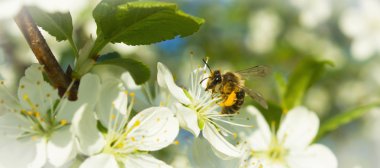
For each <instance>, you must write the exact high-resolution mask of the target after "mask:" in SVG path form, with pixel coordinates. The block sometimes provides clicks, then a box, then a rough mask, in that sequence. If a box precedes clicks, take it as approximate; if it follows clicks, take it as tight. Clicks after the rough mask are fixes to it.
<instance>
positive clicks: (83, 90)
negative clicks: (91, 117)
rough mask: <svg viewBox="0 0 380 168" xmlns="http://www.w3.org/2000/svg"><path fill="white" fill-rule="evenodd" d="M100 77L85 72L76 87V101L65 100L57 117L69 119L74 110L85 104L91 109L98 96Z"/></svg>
mask: <svg viewBox="0 0 380 168" xmlns="http://www.w3.org/2000/svg"><path fill="white" fill-rule="evenodd" d="M99 90H100V79H99V77H98V76H97V75H93V74H86V75H84V76H83V77H82V78H81V81H80V85H79V88H78V99H77V100H76V101H68V100H64V101H66V103H63V102H62V104H65V105H64V106H63V107H62V109H61V110H60V113H58V114H57V119H59V120H62V119H65V120H67V121H71V120H72V118H73V116H74V114H75V113H76V111H77V110H78V109H79V108H80V107H81V106H82V105H83V104H87V108H90V109H92V108H93V107H94V106H95V104H96V102H97V100H98V97H99Z"/></svg>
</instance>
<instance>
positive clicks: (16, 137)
mask: <svg viewBox="0 0 380 168" xmlns="http://www.w3.org/2000/svg"><path fill="white" fill-rule="evenodd" d="M42 71H43V66H41V65H38V64H34V65H32V66H31V67H29V68H28V69H27V70H26V72H25V76H24V77H23V78H21V80H20V84H19V88H18V96H17V97H15V96H13V95H14V94H12V93H11V92H10V91H9V90H8V89H7V87H5V85H4V81H1V85H0V90H1V91H0V110H1V111H3V112H2V113H3V115H1V116H0V136H1V138H0V139H1V142H0V148H1V149H0V156H1V157H0V163H1V164H2V165H3V166H5V167H42V166H43V165H45V164H46V163H47V162H49V164H51V165H52V166H57V167H61V166H62V165H64V164H65V163H66V162H68V161H70V160H71V159H73V158H74V157H75V156H76V153H77V150H76V147H75V141H74V136H73V134H72V133H71V131H70V129H71V123H72V122H71V120H72V117H73V115H74V113H76V112H79V111H81V110H82V109H83V108H84V107H83V106H82V105H83V104H85V103H86V104H90V103H91V102H90V99H88V97H92V96H93V94H92V92H90V91H88V90H91V89H92V87H88V85H90V83H94V82H96V79H97V78H96V77H95V76H94V75H91V74H89V75H86V76H84V77H83V78H82V80H81V85H80V87H79V94H78V100H77V101H76V102H70V101H68V100H67V98H66V97H64V98H59V96H58V91H57V89H54V88H53V87H52V86H51V85H50V84H49V83H47V82H46V81H44V79H43V75H42Z"/></svg>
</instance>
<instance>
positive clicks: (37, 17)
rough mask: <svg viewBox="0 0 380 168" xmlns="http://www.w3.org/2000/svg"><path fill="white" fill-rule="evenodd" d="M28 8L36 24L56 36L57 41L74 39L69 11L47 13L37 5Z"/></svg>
mask: <svg viewBox="0 0 380 168" xmlns="http://www.w3.org/2000/svg"><path fill="white" fill-rule="evenodd" d="M28 9H29V12H30V14H31V16H32V18H33V19H34V21H35V22H36V24H37V25H38V26H40V27H41V28H42V29H44V30H45V31H47V32H48V33H49V34H50V35H52V36H54V37H55V38H56V39H57V41H63V40H71V39H72V34H73V23H72V19H71V15H70V13H69V12H67V13H59V12H55V13H47V12H44V11H43V10H41V9H39V8H37V7H30V8H28Z"/></svg>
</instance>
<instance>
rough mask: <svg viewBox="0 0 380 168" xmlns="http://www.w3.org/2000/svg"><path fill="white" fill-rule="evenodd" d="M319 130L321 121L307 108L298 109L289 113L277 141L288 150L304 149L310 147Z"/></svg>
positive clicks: (278, 133)
mask: <svg viewBox="0 0 380 168" xmlns="http://www.w3.org/2000/svg"><path fill="white" fill-rule="evenodd" d="M318 128H319V119H318V117H317V115H316V114H315V113H314V112H311V111H309V110H308V109H306V108H305V107H297V108H294V109H292V110H290V111H289V112H288V114H287V115H286V116H285V119H284V120H283V121H282V122H281V124H280V128H279V130H278V132H277V139H278V141H279V142H283V143H284V146H285V147H286V148H288V149H303V148H305V147H306V146H308V145H309V144H310V143H311V141H312V140H313V138H314V137H315V135H317V132H318Z"/></svg>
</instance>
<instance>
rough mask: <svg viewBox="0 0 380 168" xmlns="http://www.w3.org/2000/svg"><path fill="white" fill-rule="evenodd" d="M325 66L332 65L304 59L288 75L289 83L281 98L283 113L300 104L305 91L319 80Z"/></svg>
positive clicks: (326, 62) (327, 62)
mask: <svg viewBox="0 0 380 168" xmlns="http://www.w3.org/2000/svg"><path fill="white" fill-rule="evenodd" d="M326 65H332V63H331V62H329V61H316V60H312V59H306V60H303V61H302V62H301V63H300V64H298V65H297V67H296V68H295V70H294V71H293V72H292V74H291V75H290V79H289V83H288V85H287V88H286V91H285V93H284V97H283V98H282V106H283V109H284V111H285V112H286V111H288V110H289V109H292V108H293V107H295V106H298V105H300V104H301V102H302V100H303V97H304V95H305V93H306V91H307V89H308V88H309V87H310V86H311V85H312V84H313V83H314V82H315V81H316V80H317V79H319V78H320V76H321V74H322V73H323V72H324V70H325V67H326Z"/></svg>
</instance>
